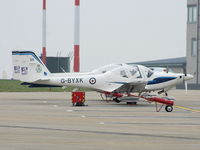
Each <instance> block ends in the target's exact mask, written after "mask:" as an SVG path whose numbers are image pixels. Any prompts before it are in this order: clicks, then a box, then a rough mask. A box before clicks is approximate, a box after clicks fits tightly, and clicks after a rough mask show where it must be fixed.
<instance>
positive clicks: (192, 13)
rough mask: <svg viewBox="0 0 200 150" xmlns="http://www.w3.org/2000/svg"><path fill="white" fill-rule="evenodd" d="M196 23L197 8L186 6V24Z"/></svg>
mask: <svg viewBox="0 0 200 150" xmlns="http://www.w3.org/2000/svg"><path fill="white" fill-rule="evenodd" d="M196 22H197V6H196V5H191V6H188V23H196Z"/></svg>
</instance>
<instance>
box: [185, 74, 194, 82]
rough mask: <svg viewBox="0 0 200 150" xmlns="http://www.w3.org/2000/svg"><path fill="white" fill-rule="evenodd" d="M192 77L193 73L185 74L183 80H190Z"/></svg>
mask: <svg viewBox="0 0 200 150" xmlns="http://www.w3.org/2000/svg"><path fill="white" fill-rule="evenodd" d="M193 78H194V76H193V75H191V74H187V75H185V78H184V80H186V81H187V80H191V79H193Z"/></svg>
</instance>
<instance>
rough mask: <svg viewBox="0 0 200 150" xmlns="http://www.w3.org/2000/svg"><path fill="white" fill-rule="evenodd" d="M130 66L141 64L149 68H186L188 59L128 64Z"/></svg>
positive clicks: (178, 58) (179, 58)
mask: <svg viewBox="0 0 200 150" xmlns="http://www.w3.org/2000/svg"><path fill="white" fill-rule="evenodd" d="M128 64H140V65H144V66H147V67H178V66H181V67H184V66H186V57H177V58H169V59H159V60H152V61H143V62H134V63H128Z"/></svg>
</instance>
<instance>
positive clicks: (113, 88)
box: [12, 51, 193, 112]
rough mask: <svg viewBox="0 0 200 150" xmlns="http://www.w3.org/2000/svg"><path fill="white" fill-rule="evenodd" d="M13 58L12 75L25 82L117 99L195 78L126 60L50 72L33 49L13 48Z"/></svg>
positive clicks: (164, 91) (37, 85) (166, 87)
mask: <svg viewBox="0 0 200 150" xmlns="http://www.w3.org/2000/svg"><path fill="white" fill-rule="evenodd" d="M12 59H13V79H16V80H20V81H22V82H23V83H22V85H29V87H63V86H70V87H75V88H88V89H92V90H95V91H97V92H100V93H103V94H105V95H106V96H111V97H112V98H113V100H114V101H116V102H120V101H123V100H125V99H128V98H130V97H134V96H133V95H131V93H133V92H137V93H139V95H138V96H142V98H145V97H144V95H145V94H146V93H149V92H152V91H158V94H161V93H166V96H167V91H168V90H169V89H171V88H172V87H174V86H176V85H177V84H179V83H182V82H184V81H187V80H190V79H192V78H193V76H192V75H190V74H177V73H170V72H169V73H166V72H153V71H152V70H151V69H149V68H147V67H145V66H142V65H127V64H110V65H106V66H103V67H101V68H98V69H95V70H93V71H91V72H86V73H50V72H49V70H48V69H47V67H46V66H45V65H44V64H43V62H42V61H41V59H40V58H39V57H37V56H36V55H35V53H34V52H32V51H13V52H12ZM124 94H126V96H124ZM148 96H149V95H148ZM136 97H137V96H136ZM133 99H135V97H134V98H133ZM146 100H149V99H148V98H146ZM150 101H151V100H150ZM152 101H154V100H152ZM154 102H156V101H154ZM158 102H159V101H158ZM161 103H162V101H161ZM163 104H166V105H167V106H166V111H169V112H170V111H172V110H173V108H172V106H170V104H168V103H164V102H163Z"/></svg>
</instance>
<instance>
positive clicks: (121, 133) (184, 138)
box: [0, 124, 200, 141]
mask: <svg viewBox="0 0 200 150" xmlns="http://www.w3.org/2000/svg"><path fill="white" fill-rule="evenodd" d="M0 128H13V129H31V130H47V131H48V130H49V131H61V132H78V133H91V134H102V135H118V136H137V137H150V138H152V137H153V138H159V139H160V138H167V139H172V140H173V139H177V140H192V141H194V140H195V141H199V140H200V138H199V137H184V136H173V135H160V134H147V133H127V132H111V131H92V130H73V129H60V128H46V127H31V126H18V125H1V124H0Z"/></svg>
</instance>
